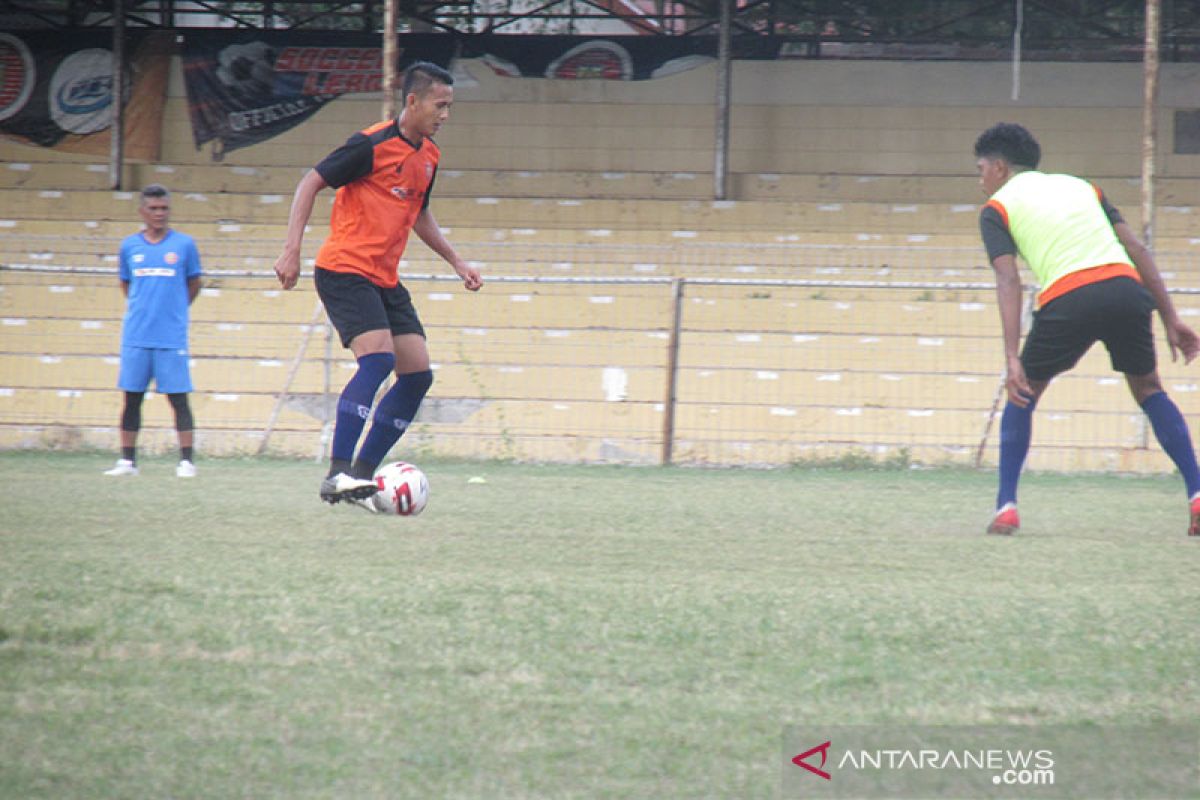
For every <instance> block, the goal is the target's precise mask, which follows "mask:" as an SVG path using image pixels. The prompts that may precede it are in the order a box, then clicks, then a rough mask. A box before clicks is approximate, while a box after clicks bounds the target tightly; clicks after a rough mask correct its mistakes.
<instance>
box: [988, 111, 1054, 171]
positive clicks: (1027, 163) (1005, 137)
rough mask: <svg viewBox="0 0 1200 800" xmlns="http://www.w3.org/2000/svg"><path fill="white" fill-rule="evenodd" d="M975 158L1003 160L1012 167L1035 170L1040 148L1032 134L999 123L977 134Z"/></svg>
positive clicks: (1014, 124)
mask: <svg viewBox="0 0 1200 800" xmlns="http://www.w3.org/2000/svg"><path fill="white" fill-rule="evenodd" d="M975 157H976V158H1003V159H1004V160H1005V161H1007V162H1008V163H1009V164H1012V165H1013V166H1014V167H1025V168H1026V169H1037V165H1038V162H1039V161H1041V160H1042V148H1041V146H1040V145H1038V143H1037V139H1035V138H1033V134H1032V133H1030V132H1029V131H1028V130H1026V129H1025V128H1024V127H1023V126H1021V125H1017V124H1016V123H1014V122H1001V123H999V124H996V125H993V126H992V127H990V128H988V129H987V130H986V131H984V132H983V133H981V134H979V138H978V139H976V140H975Z"/></svg>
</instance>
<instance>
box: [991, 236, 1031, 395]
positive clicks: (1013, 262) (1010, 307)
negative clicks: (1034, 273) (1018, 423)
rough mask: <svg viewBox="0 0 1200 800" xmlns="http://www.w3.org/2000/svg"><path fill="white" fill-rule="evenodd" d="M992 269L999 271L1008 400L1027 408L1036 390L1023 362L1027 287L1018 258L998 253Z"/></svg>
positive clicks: (997, 295)
mask: <svg viewBox="0 0 1200 800" xmlns="http://www.w3.org/2000/svg"><path fill="white" fill-rule="evenodd" d="M992 271H993V272H995V273H996V301H997V304H998V305H999V306H1000V330H1001V334H1002V336H1003V337H1004V368H1005V373H1004V374H1005V378H1004V381H1005V386H1006V387H1007V389H1008V399H1009V400H1011V401H1012V402H1013V403H1014V404H1016V405H1018V406H1021V407H1024V406H1027V405H1029V401H1030V399H1031V398H1032V397H1033V389H1032V388H1031V387H1030V386H1029V381H1028V379H1027V378H1026V377H1025V367H1024V366H1023V365H1022V364H1021V305H1022V299H1023V296H1024V290H1023V288H1022V286H1021V272H1020V270H1019V269H1018V268H1017V259H1016V257H1015V256H1012V255H1002V256H997V257H996V258H995V259H993V260H992Z"/></svg>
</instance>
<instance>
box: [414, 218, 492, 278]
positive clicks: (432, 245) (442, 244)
mask: <svg viewBox="0 0 1200 800" xmlns="http://www.w3.org/2000/svg"><path fill="white" fill-rule="evenodd" d="M413 231H414V232H415V233H416V234H417V236H420V237H421V241H422V242H424V243H425V244H427V245H429V249H430V250H432V251H433V252H435V253H437V254H438V255H439V256H441V257H442V259H444V260H445V261H446V263H448V264H449V265H450V266H452V267H454V272H455V274H457V275H458V277H460V278H462V281H463V286H465V287H467V288H468V289H470V290H471V291H472V292H475V291H479V287H480V286H483V278H482V277H481V276H480V274H479V270H477V269H475V267H472V266H471V265H470V264H468V263H467V262H466V261H463V259H462V257H461V256H459V254H458V252H457V251H455V249H454V246H453V245H452V244H450V242H449V241H448V240H447V239H446V236H445V234H443V233H442V229H441V226H439V225H438V223H437V220H436V219H434V216H433V212H432V211H430V210H429V208H428V206H427V207H425V208H424V209H422V210H421V213H420V214H418V215H417V221H416V222H414V223H413Z"/></svg>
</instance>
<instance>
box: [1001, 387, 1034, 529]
mask: <svg viewBox="0 0 1200 800" xmlns="http://www.w3.org/2000/svg"><path fill="white" fill-rule="evenodd" d="M1035 406H1037V403H1036V402H1034V403H1030V404H1029V405H1027V406H1025V407H1024V408H1021V407H1020V406H1018V405H1016V404H1015V403H1013V402H1011V401H1009V403H1008V404H1007V405H1005V406H1004V415H1003V416H1002V417H1001V418H1000V491H999V492H998V493H997V494H996V508H998V509H999V508H1003V507H1004V505H1005V504H1007V503H1015V502H1017V482H1018V481H1019V480H1020V479H1021V468H1022V467H1023V466H1025V456H1027V455H1028V454H1029V442H1030V440H1032V439H1033V409H1034V407H1035Z"/></svg>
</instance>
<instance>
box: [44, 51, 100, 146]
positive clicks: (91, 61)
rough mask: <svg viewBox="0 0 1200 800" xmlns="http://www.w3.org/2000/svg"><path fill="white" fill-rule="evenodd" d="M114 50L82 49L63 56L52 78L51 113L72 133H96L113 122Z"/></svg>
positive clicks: (59, 125)
mask: <svg viewBox="0 0 1200 800" xmlns="http://www.w3.org/2000/svg"><path fill="white" fill-rule="evenodd" d="M112 72H113V57H112V52H111V51H109V50H104V49H101V48H92V49H90V50H80V51H78V52H75V53H72V54H71V55H69V56H67V57H66V58H64V59H63V61H62V63H61V64H59V65H58V69H56V70H55V71H54V77H53V78H51V79H50V116H51V117H52V118H53V119H54V121H55V122H56V123H58V127H60V128H62V129H63V130H64V131H69V132H70V133H95V132H96V131H100V130H104V129H105V128H107V127H108V126H109V125H111V124H112V117H113V107H112V106H113V102H112V100H113V97H112V88H113V87H112V83H113V80H112Z"/></svg>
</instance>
